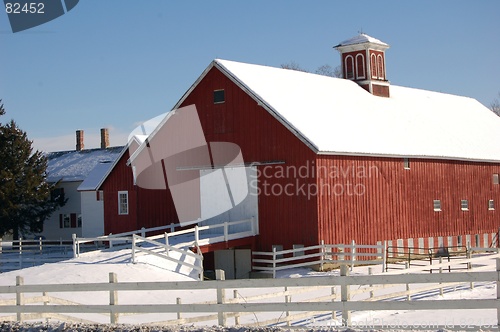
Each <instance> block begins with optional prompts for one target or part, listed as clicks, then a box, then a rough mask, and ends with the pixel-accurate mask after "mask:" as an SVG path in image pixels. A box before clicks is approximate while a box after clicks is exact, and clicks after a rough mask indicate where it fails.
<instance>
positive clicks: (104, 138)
mask: <svg viewBox="0 0 500 332" xmlns="http://www.w3.org/2000/svg"><path fill="white" fill-rule="evenodd" d="M108 147H109V131H108V128H101V149H107V148H108Z"/></svg>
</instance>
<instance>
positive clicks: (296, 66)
mask: <svg viewBox="0 0 500 332" xmlns="http://www.w3.org/2000/svg"><path fill="white" fill-rule="evenodd" d="M281 68H283V69H290V70H296V71H303V72H305V73H308V71H307V70H305V69H304V68H302V67H301V66H300V65H299V64H298V63H296V62H295V61H292V62H290V63H282V64H281Z"/></svg>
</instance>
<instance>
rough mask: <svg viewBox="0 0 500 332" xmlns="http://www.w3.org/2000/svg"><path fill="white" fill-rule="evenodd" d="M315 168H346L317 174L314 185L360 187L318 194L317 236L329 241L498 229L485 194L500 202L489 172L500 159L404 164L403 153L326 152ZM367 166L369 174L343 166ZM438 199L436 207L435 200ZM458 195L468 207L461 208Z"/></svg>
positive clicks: (498, 187) (499, 168)
mask: <svg viewBox="0 0 500 332" xmlns="http://www.w3.org/2000/svg"><path fill="white" fill-rule="evenodd" d="M317 164H318V166H319V167H318V172H319V169H322V168H321V167H324V168H326V169H338V170H344V175H345V176H344V175H342V173H341V175H340V176H337V177H335V176H331V175H329V176H320V175H319V174H318V186H320V184H321V183H328V184H329V185H330V186H331V187H333V186H335V185H337V188H339V187H340V186H344V188H346V187H347V183H351V184H353V185H357V186H358V187H357V188H358V193H360V191H362V194H360V195H358V194H354V195H349V194H346V193H344V194H341V195H336V194H338V193H339V192H340V191H337V192H336V193H334V194H333V195H327V193H328V191H327V190H324V191H323V192H322V193H321V194H320V195H319V205H318V214H319V228H320V238H321V239H324V240H325V241H327V242H331V243H348V242H350V241H351V240H355V241H356V242H358V243H375V242H376V241H381V240H393V239H402V238H418V237H437V236H457V235H466V234H482V233H492V232H496V231H497V230H498V227H499V226H500V223H499V222H498V220H497V218H498V212H497V211H489V210H488V200H490V199H493V200H495V202H500V185H493V183H492V174H494V173H499V172H500V164H489V163H472V162H459V161H445V160H422V159H420V160H419V159H410V169H409V170H405V169H404V167H403V159H402V158H369V157H342V156H324V155H321V156H319V157H318V159H317ZM352 168H355V169H356V170H358V171H360V170H362V169H365V170H370V169H371V171H370V172H365V174H367V176H361V174H363V173H360V172H356V173H355V174H354V175H353V174H352V173H349V172H347V173H346V171H347V170H351V169H352ZM435 199H439V200H441V206H442V211H440V212H435V211H434V208H433V200H435ZM462 199H468V200H469V211H462V210H461V208H460V203H461V200H462Z"/></svg>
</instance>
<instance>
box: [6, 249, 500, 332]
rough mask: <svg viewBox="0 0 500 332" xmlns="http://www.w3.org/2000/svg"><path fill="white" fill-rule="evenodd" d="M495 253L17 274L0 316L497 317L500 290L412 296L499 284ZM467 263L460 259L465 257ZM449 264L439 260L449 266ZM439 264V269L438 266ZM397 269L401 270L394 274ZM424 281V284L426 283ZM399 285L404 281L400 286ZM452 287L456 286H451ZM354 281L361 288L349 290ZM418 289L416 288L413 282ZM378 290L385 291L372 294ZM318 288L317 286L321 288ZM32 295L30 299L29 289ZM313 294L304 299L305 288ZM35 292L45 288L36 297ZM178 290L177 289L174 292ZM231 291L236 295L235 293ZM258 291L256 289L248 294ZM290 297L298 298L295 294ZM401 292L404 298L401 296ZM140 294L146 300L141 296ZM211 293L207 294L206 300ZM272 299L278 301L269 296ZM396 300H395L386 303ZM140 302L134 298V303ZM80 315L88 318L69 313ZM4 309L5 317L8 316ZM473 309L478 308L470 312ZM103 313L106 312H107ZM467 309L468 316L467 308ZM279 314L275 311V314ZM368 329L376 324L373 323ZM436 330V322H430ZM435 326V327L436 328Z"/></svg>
mask: <svg viewBox="0 0 500 332" xmlns="http://www.w3.org/2000/svg"><path fill="white" fill-rule="evenodd" d="M490 257H491V258H495V259H496V268H494V271H491V266H488V268H489V269H490V271H484V270H479V269H478V270H475V271H474V272H454V273H434V274H426V273H413V272H414V271H417V272H418V271H419V269H423V268H422V267H416V268H412V269H408V270H407V271H406V272H412V273H411V274H410V273H401V272H398V271H394V272H389V273H384V274H381V275H356V276H350V275H349V270H348V267H347V266H346V265H342V268H341V273H340V276H329V277H314V278H286V279H244V280H215V281H205V282H199V281H184V282H118V281H117V276H116V275H115V274H114V273H110V277H109V283H91V284H46V285H25V284H24V282H23V279H22V278H21V277H18V278H17V279H16V285H15V286H0V295H1V296H2V298H5V296H6V295H9V294H10V295H12V296H13V298H11V299H3V300H1V301H0V319H2V320H17V321H25V320H32V319H40V318H46V319H56V320H62V321H77V322H89V321H90V319H88V318H86V317H87V316H85V315H88V314H94V316H95V314H97V315H99V316H102V317H104V318H106V317H107V318H108V319H109V322H110V323H112V324H116V323H118V322H119V321H120V317H123V318H126V317H129V316H128V315H131V314H134V315H144V314H152V313H161V314H162V316H161V317H162V318H163V319H164V320H162V321H154V322H150V323H155V324H187V323H194V322H196V323H199V322H209V323H207V325H208V324H213V323H217V324H219V325H221V326H230V325H233V323H232V322H231V321H229V319H233V318H234V325H240V324H241V325H269V324H277V323H281V324H287V325H290V324H291V323H292V322H293V321H296V320H298V319H304V318H306V317H314V315H318V314H320V313H323V315H327V316H328V317H329V318H331V319H337V320H339V322H341V323H342V325H343V326H346V327H349V326H352V325H353V322H352V320H351V313H352V311H371V310H375V311H378V310H452V309H496V312H497V321H498V323H500V292H497V296H496V298H490V299H463V298H461V299H458V300H455V299H453V300H442V299H439V300H434V299H428V300H422V301H421V300H415V299H414V297H413V296H414V295H416V294H421V293H422V292H428V290H429V289H436V288H439V287H457V285H459V284H463V283H473V282H474V283H478V282H482V283H495V284H496V287H497V289H500V288H499V287H500V258H499V257H500V255H498V254H497V255H491V256H490ZM477 259H484V256H483V257H479V258H471V259H464V260H463V261H464V262H475V261H476V260H477ZM461 263H463V262H461ZM448 264H450V263H449V262H445V263H442V264H440V265H442V266H446V265H448ZM435 267H440V266H439V265H436V266H435ZM217 272H218V273H217V275H218V279H223V271H217ZM396 272H398V273H399V274H396ZM421 284H427V286H426V287H422V285H421ZM392 285H399V288H397V289H398V290H397V291H393V292H390V291H388V289H389V288H390V287H391V286H392ZM400 285H407V286H406V290H405V291H400V289H401V286H400ZM449 285H451V286H449ZM352 286H358V287H356V289H352V290H351V287H352ZM415 287H419V288H415ZM252 289H258V290H259V292H258V295H250V296H246V295H245V294H247V293H248V291H250V290H252ZM180 290H181V291H182V290H184V291H188V292H196V291H205V292H206V294H211V296H212V298H211V300H209V301H205V302H202V303H183V300H182V298H180V297H177V298H174V297H172V296H170V297H169V296H164V297H163V298H164V302H163V303H143V304H120V294H122V293H121V292H123V294H125V293H127V294H129V293H130V292H141V291H148V292H150V291H154V292H166V293H165V294H168V292H171V291H180ZM378 290H383V292H380V294H377V295H375V294H374V293H376V292H377V291H378ZM318 291H320V292H319V293H318ZM68 292H70V293H74V292H105V293H106V294H109V296H106V297H105V298H107V299H109V301H108V302H107V303H105V304H95V303H92V304H78V303H75V302H72V301H68V300H64V299H61V298H56V297H53V296H49V293H68ZM32 293H34V294H35V296H33V297H29V296H27V295H28V294H32ZM305 293H308V294H312V295H311V296H309V297H304V294H305ZM37 294H41V296H40V295H37ZM176 294H178V293H176ZM230 294H232V296H230ZM250 294H255V293H250ZM292 297H293V299H292ZM400 297H403V300H401V299H400ZM137 298H142V299H144V297H143V296H142V297H141V296H138V297H137ZM205 299H206V298H205ZM270 299H278V300H273V301H271V302H270ZM386 299H397V300H394V301H382V300H386ZM135 303H136V302H135ZM271 312H275V313H278V315H279V313H281V315H279V316H280V317H279V318H277V319H276V318H273V319H265V317H263V318H262V319H259V320H257V321H255V320H252V319H249V318H248V317H250V318H252V317H255V318H257V313H271ZM75 313H78V314H80V315H82V314H83V317H81V316H80V317H76V316H70V314H75ZM5 314H7V315H5ZM470 314H471V315H473V313H470ZM103 315H104V316H103ZM464 315H467V314H464ZM274 317H276V316H274ZM371 328H375V329H377V327H376V326H371ZM433 328H434V326H433ZM436 328H438V326H436ZM495 328H496V326H495Z"/></svg>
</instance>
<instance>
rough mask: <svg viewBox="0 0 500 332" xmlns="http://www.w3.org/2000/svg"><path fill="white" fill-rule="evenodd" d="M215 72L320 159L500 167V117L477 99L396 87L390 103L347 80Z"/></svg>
mask: <svg viewBox="0 0 500 332" xmlns="http://www.w3.org/2000/svg"><path fill="white" fill-rule="evenodd" d="M211 66H216V67H218V68H220V69H221V70H222V71H223V72H225V73H226V74H227V75H228V76H229V77H231V78H232V79H233V80H234V81H235V82H236V83H237V84H238V85H240V86H241V87H242V88H244V89H245V90H246V91H248V93H250V95H252V96H253V97H254V98H255V99H256V100H257V101H258V102H259V103H260V104H261V105H263V107H265V108H266V109H267V110H268V111H269V112H271V113H272V114H273V115H275V117H277V118H278V119H279V120H280V121H281V122H282V123H284V124H285V125H286V126H287V127H288V128H290V129H291V130H292V131H294V132H295V133H296V135H297V136H298V137H299V138H300V139H302V140H303V141H304V142H305V143H306V144H308V145H309V146H311V147H312V148H313V149H315V150H317V152H319V153H328V154H354V155H380V156H404V157H430V158H444V159H459V160H477V161H500V144H499V143H500V117H498V116H496V115H495V114H493V112H491V111H490V110H489V109H488V108H486V107H485V106H483V105H482V104H481V103H479V102H478V101H476V100H475V99H472V98H467V97H461V96H455V95H450V94H445V93H438V92H432V91H426V90H419V89H412V88H405V87H400V86H394V85H391V86H390V95H391V96H390V98H384V97H378V96H374V95H372V94H370V93H368V92H367V91H365V90H364V89H362V88H361V87H359V86H358V85H357V84H356V83H354V82H352V81H349V80H346V79H339V78H332V77H326V76H320V75H316V74H310V73H304V72H299V71H294V70H287V69H281V68H274V67H267V66H261V65H252V64H246V63H239V62H233V61H227V60H215V61H214V62H213V63H212V65H211ZM211 66H209V68H210V67H211Z"/></svg>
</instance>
